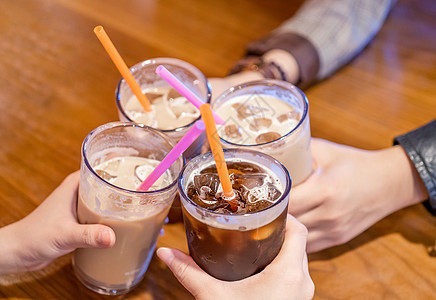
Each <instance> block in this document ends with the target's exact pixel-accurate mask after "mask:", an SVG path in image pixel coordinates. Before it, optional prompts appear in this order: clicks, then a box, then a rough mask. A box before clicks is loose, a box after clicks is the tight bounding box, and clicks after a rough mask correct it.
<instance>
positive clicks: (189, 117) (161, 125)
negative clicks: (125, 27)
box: [115, 57, 211, 223]
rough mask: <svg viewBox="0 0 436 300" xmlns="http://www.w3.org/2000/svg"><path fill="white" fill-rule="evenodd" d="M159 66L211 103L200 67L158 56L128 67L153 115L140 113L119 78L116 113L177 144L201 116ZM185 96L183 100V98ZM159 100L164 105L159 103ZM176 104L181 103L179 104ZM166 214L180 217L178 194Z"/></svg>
mask: <svg viewBox="0 0 436 300" xmlns="http://www.w3.org/2000/svg"><path fill="white" fill-rule="evenodd" d="M159 65H163V66H165V68H167V69H168V70H169V71H170V72H171V73H172V74H174V75H175V76H176V77H177V78H178V79H179V80H180V81H181V82H182V83H183V84H184V85H185V86H187V87H188V88H189V89H191V90H192V91H193V92H194V93H195V94H197V95H198V96H199V98H200V99H203V100H204V102H206V103H210V101H211V90H210V85H209V82H208V81H207V78H206V77H205V76H204V74H203V73H202V72H201V71H200V70H199V69H197V68H196V67H194V66H193V65H191V64H189V63H187V62H185V61H183V60H180V59H176V58H168V57H159V58H152V59H149V60H145V61H142V62H140V63H137V64H136V65H134V66H133V67H131V68H130V71H131V72H132V74H133V76H134V77H135V79H136V81H137V82H138V84H139V86H140V87H141V89H142V91H143V92H144V93H145V94H146V96H147V98H148V99H149V100H150V102H151V105H152V107H153V110H154V111H155V118H153V117H150V118H148V117H146V116H147V114H144V113H143V112H144V111H143V109H142V108H141V106H140V105H139V103H138V101H137V100H136V98H135V96H134V95H133V92H132V90H131V89H130V87H129V86H128V84H127V83H126V82H125V80H124V79H121V80H120V81H119V83H118V86H117V88H116V91H115V100H116V104H117V109H118V115H119V118H120V120H121V121H133V122H137V123H143V124H145V125H147V126H150V127H153V128H155V129H157V130H159V131H160V132H162V133H165V134H167V135H168V136H169V137H171V138H172V139H173V141H174V143H177V142H178V141H179V140H180V139H181V138H182V137H183V136H184V135H185V134H186V133H187V132H188V131H189V129H191V127H192V126H193V125H194V123H195V122H196V121H197V120H199V119H200V112H199V110H198V109H197V108H195V107H194V106H193V105H192V104H191V103H190V102H189V101H187V100H186V99H185V98H184V97H180V95H179V94H178V93H177V92H174V91H175V90H174V89H172V88H171V86H170V85H169V83H167V82H166V81H165V80H164V79H162V78H161V77H160V76H159V75H158V74H156V68H157V67H158V66H159ZM158 94H163V95H164V96H163V97H161V98H160V97H157V95H158ZM184 99H185V101H183V100H184ZM162 100H163V102H164V103H165V105H161V104H160V103H161V101H162ZM155 103H156V104H155ZM173 104H174V105H173ZM177 104H181V106H178V105H177ZM204 140H205V133H202V134H201V135H200V136H199V137H198V138H197V139H196V140H195V141H194V143H192V145H191V146H189V147H188V149H186V151H185V152H184V153H183V157H184V158H185V160H190V159H191V158H193V157H194V156H196V155H198V154H200V153H201V150H202V147H203V143H204ZM168 217H169V221H170V223H173V222H179V221H181V220H182V212H181V207H180V199H179V197H176V199H175V200H174V203H173V206H172V208H171V210H170V212H169V215H168Z"/></svg>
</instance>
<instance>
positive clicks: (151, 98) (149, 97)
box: [144, 93, 163, 104]
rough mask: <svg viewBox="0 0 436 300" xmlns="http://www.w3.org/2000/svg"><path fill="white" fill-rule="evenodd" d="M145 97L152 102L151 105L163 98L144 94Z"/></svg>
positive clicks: (160, 95)
mask: <svg viewBox="0 0 436 300" xmlns="http://www.w3.org/2000/svg"><path fill="white" fill-rule="evenodd" d="M144 94H145V97H147V99H148V101H150V103H151V104H153V103H154V102H156V101H157V100H158V99H159V98H160V97H162V96H163V94H158V93H144Z"/></svg>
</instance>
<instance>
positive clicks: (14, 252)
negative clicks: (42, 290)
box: [0, 172, 115, 274]
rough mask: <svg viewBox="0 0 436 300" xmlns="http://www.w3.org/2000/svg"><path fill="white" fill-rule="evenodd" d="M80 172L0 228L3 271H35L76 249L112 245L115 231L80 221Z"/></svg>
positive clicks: (0, 269) (4, 272)
mask: <svg viewBox="0 0 436 300" xmlns="http://www.w3.org/2000/svg"><path fill="white" fill-rule="evenodd" d="M78 183H79V172H75V173H73V174H71V175H69V176H68V177H67V178H66V179H65V180H64V181H63V182H62V184H61V185H60V186H59V187H57V188H56V189H55V190H54V191H53V192H52V193H51V194H50V195H49V196H48V197H47V199H45V200H44V202H43V203H41V205H39V206H38V207H37V208H36V209H35V210H34V211H33V212H31V213H30V214H29V215H27V216H26V217H25V218H23V219H21V220H19V221H17V222H15V223H12V224H10V225H7V226H5V227H2V228H0V274H9V273H15V272H24V271H34V270H37V269H40V268H43V267H44V266H46V265H48V264H49V263H50V262H51V261H52V260H54V259H55V258H57V257H59V256H62V255H64V254H67V253H69V252H71V251H73V250H74V249H76V248H85V247H93V248H108V247H111V246H113V245H114V243H115V233H114V232H113V230H112V229H111V228H109V227H107V226H104V225H97V224H96V225H81V224H79V223H78V222H77V217H76V203H77V189H78Z"/></svg>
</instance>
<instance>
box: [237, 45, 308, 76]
mask: <svg viewBox="0 0 436 300" xmlns="http://www.w3.org/2000/svg"><path fill="white" fill-rule="evenodd" d="M245 72H251V73H257V74H260V76H262V77H263V78H268V79H277V80H283V81H288V82H290V83H293V84H297V83H298V82H299V80H300V78H299V67H298V63H297V61H296V59H295V58H294V57H293V56H292V55H291V54H290V53H288V52H286V51H284V50H280V49H273V50H270V51H268V52H266V53H265V54H264V55H262V56H247V57H244V58H243V59H241V60H239V61H238V62H237V63H236V64H235V65H234V66H233V67H232V69H231V70H230V72H229V74H230V75H231V76H232V75H235V74H239V73H245Z"/></svg>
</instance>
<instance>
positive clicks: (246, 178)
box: [230, 173, 267, 189]
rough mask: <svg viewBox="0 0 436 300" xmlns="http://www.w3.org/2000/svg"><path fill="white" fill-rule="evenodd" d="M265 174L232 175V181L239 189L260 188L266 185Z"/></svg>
mask: <svg viewBox="0 0 436 300" xmlns="http://www.w3.org/2000/svg"><path fill="white" fill-rule="evenodd" d="M266 177H267V176H266V175H265V174H259V173H258V174H242V175H241V174H234V173H233V174H230V180H231V181H232V184H233V186H234V188H236V189H238V188H239V186H241V185H242V186H244V187H245V188H247V189H253V188H255V187H260V186H262V185H263V184H264V181H265V178H266Z"/></svg>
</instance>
